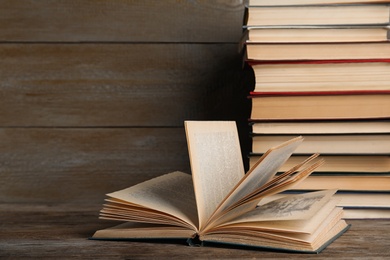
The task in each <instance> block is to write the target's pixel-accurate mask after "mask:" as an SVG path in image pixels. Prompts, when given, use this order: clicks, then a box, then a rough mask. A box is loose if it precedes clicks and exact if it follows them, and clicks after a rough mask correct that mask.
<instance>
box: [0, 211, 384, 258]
mask: <svg viewBox="0 0 390 260" xmlns="http://www.w3.org/2000/svg"><path fill="white" fill-rule="evenodd" d="M99 209H100V206H97V205H94V204H90V205H89V206H83V207H75V206H71V207H69V206H58V205H57V206H55V207H52V206H45V205H17V204H3V205H0V223H1V232H0V258H5V259H7V258H9V259H19V258H29V259H37V258H45V259H71V258H77V259H193V258H196V259H317V260H318V259H388V258H389V257H390V250H389V246H390V242H389V239H388V234H389V232H390V221H389V220H376V221H364V220H350V221H348V223H349V224H351V225H352V226H351V228H350V230H348V231H347V232H346V233H345V234H343V235H342V236H341V237H340V238H338V239H337V240H336V241H335V242H333V243H332V244H331V245H329V246H328V247H327V248H326V249H325V250H324V251H322V252H321V253H320V254H319V255H307V254H288V253H281V252H273V251H262V250H250V249H242V248H241V249H237V248H214V247H189V246H187V245H186V244H185V243H184V241H181V242H179V241H177V242H175V243H168V242H165V243H164V241H160V242H154V243H153V242H123V241H122V242H114V241H111V242H107V241H92V240H87V238H88V237H90V236H91V235H92V234H93V233H94V232H95V231H96V230H97V229H102V228H105V227H110V226H113V225H114V224H115V223H114V222H110V221H103V220H99V219H98V210H99Z"/></svg>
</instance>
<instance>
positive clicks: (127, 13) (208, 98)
mask: <svg viewBox="0 0 390 260" xmlns="http://www.w3.org/2000/svg"><path fill="white" fill-rule="evenodd" d="M242 2H243V1H241V0H226V1H219V0H204V1H202V0H199V1H190V0H164V1H159V0H154V1H153V0H151V1H145V0H112V1H105V0H81V1H80V0H39V1H31V0H2V1H0V151H1V152H0V180H1V187H0V202H1V203H45V204H49V205H50V204H56V203H63V204H68V203H70V204H71V203H97V204H99V205H100V204H101V203H102V201H103V198H104V194H105V193H107V192H111V191H114V190H117V189H120V188H125V187H127V186H130V185H133V184H135V183H138V182H140V181H143V180H146V179H149V178H151V177H154V176H157V175H161V174H164V173H167V172H170V171H173V170H182V171H186V172H189V162H188V153H187V146H186V141H185V134H184V129H183V121H184V120H189V119H192V120H206V119H226V120H236V119H239V118H245V116H244V117H243V116H242V113H243V111H245V109H246V108H247V105H245V104H244V106H243V103H242V99H240V98H241V97H243V96H244V94H243V93H244V92H243V90H242V88H241V85H242V79H243V73H242V71H241V56H240V53H239V52H238V42H239V41H240V38H241V35H242V21H243V14H244V6H243V3H242ZM238 97H239V98H238Z"/></svg>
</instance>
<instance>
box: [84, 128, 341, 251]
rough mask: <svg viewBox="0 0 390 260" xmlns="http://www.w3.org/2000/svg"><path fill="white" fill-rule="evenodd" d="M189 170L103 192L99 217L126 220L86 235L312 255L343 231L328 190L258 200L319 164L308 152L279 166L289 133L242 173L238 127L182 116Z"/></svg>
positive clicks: (289, 148) (296, 141)
mask: <svg viewBox="0 0 390 260" xmlns="http://www.w3.org/2000/svg"><path fill="white" fill-rule="evenodd" d="M185 128H186V134H187V142H188V150H189V155H190V162H191V171H192V175H189V174H186V173H183V172H172V173H168V174H165V175H162V176H160V177H157V178H154V179H151V180H149V181H145V182H143V183H140V184H138V185H135V186H132V187H129V188H127V189H124V190H120V191H116V192H113V193H110V194H107V195H108V198H107V203H106V204H105V205H104V206H103V209H102V210H101V213H100V218H101V219H108V220H118V221H123V222H126V223H123V224H120V225H118V226H115V227H112V228H107V229H102V230H98V231H96V233H95V234H94V235H93V237H92V239H102V240H105V239H108V240H112V239H114V240H115V239H121V240H123V239H130V240H131V239H178V238H179V239H186V240H187V241H188V243H189V244H194V243H195V242H196V241H199V244H200V245H213V244H215V243H217V244H224V245H227V246H229V245H235V246H247V247H255V248H268V249H269V248H271V249H275V250H287V251H299V252H308V253H314V252H319V251H321V250H322V249H324V248H325V247H326V246H327V245H328V244H329V243H331V242H332V241H333V240H334V239H336V238H337V237H338V236H340V235H341V234H342V233H343V232H344V231H346V230H347V229H348V225H347V224H346V222H345V221H344V220H342V215H343V210H342V208H340V207H337V206H336V204H337V201H336V200H334V199H333V194H334V193H335V192H336V191H335V190H324V191H316V192H309V193H306V194H297V195H296V196H288V197H285V198H284V197H283V198H280V199H279V200H276V201H272V202H270V203H266V204H264V205H262V206H261V207H258V206H257V205H258V204H259V202H260V201H261V200H262V199H263V198H265V197H266V196H269V195H273V194H277V193H279V192H282V191H284V190H286V189H291V188H292V187H293V186H294V185H296V184H298V183H300V182H302V181H303V180H304V179H305V178H307V177H308V175H310V173H312V172H313V171H314V170H315V169H316V168H317V167H319V166H320V165H322V164H323V161H322V160H316V158H317V157H318V154H314V155H312V156H310V157H308V158H306V159H304V160H303V161H301V162H300V163H298V164H297V165H295V166H294V167H292V168H291V169H290V170H288V171H286V172H285V173H283V174H280V175H277V174H276V173H277V172H278V169H279V167H280V166H281V165H282V164H283V163H284V162H285V161H286V160H287V159H288V158H289V157H290V156H291V154H292V153H293V152H294V150H295V149H296V148H297V147H298V146H299V145H300V144H301V143H302V141H303V138H302V137H295V138H293V139H291V140H289V141H287V142H284V143H282V144H280V145H278V146H276V147H274V148H271V149H269V150H268V151H267V152H266V153H265V154H264V155H263V156H262V157H261V158H260V159H259V161H258V162H257V163H256V164H255V165H254V167H252V168H251V169H250V170H249V171H248V172H247V173H246V174H244V167H243V162H242V157H241V151H240V144H239V139H238V133H237V127H236V125H235V123H234V122H228V121H227V122H226V121H217V122H214V121H186V122H185Z"/></svg>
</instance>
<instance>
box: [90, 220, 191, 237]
mask: <svg viewBox="0 0 390 260" xmlns="http://www.w3.org/2000/svg"><path fill="white" fill-rule="evenodd" d="M195 234H196V233H195V231H194V230H190V229H185V228H181V227H175V226H166V225H156V224H147V223H134V222H126V223H123V224H120V225H117V226H115V227H111V228H106V229H101V230H98V231H96V232H95V234H94V235H93V236H92V238H95V239H135V238H163V239H167V238H190V237H193V236H194V235H195Z"/></svg>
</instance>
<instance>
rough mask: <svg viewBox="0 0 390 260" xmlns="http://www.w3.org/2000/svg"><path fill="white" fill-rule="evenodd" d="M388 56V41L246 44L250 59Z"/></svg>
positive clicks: (334, 58) (361, 58) (326, 58)
mask: <svg viewBox="0 0 390 260" xmlns="http://www.w3.org/2000/svg"><path fill="white" fill-rule="evenodd" d="M388 58H390V44H388V42H366V43H355V42H353V43H347V42H344V43H333V42H332V43H292V44H289V43H259V44H254V43H248V44H246V59H247V60H250V61H251V60H254V61H256V60H257V61H275V60H286V61H293V60H348V59H356V60H359V59H360V60H363V59H388Z"/></svg>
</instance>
